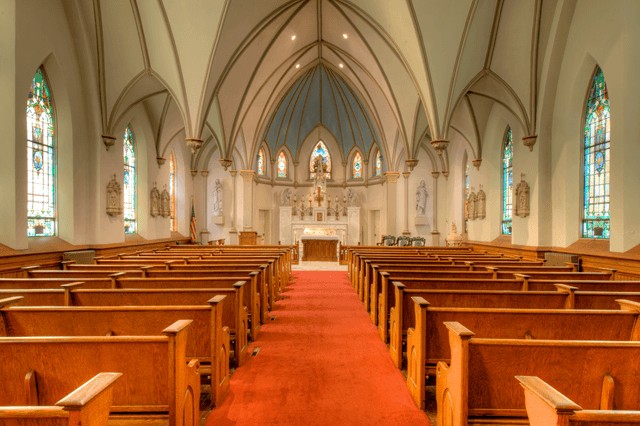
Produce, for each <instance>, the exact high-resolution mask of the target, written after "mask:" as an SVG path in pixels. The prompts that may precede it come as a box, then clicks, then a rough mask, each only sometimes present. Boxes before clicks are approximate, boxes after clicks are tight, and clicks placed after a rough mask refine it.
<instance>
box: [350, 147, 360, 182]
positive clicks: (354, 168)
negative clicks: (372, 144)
mask: <svg viewBox="0 0 640 426" xmlns="http://www.w3.org/2000/svg"><path fill="white" fill-rule="evenodd" d="M351 177H352V178H353V179H362V155H360V151H356V153H355V155H354V156H353V160H351Z"/></svg>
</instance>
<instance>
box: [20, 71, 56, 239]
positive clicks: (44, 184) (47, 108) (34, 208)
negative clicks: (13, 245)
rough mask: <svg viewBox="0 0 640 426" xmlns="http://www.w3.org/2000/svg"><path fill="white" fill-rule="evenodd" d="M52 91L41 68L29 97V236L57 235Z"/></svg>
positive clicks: (32, 84) (34, 79) (27, 116)
mask: <svg viewBox="0 0 640 426" xmlns="http://www.w3.org/2000/svg"><path fill="white" fill-rule="evenodd" d="M54 112H55V111H54V108H53V101H52V98H51V90H50V89H49V85H48V84H47V80H46V78H45V75H44V71H43V69H42V68H38V70H37V71H36V73H35V75H34V77H33V80H32V81H31V89H30V90H29V95H28V97H27V109H26V118H27V235H28V236H30V237H36V236H37V237H45V236H51V235H56V152H55V142H54V139H55V118H54V117H55V114H54Z"/></svg>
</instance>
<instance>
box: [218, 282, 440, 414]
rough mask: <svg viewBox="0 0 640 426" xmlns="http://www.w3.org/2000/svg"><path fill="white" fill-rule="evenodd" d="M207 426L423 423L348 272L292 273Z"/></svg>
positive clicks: (403, 380) (419, 412) (420, 412)
mask: <svg viewBox="0 0 640 426" xmlns="http://www.w3.org/2000/svg"><path fill="white" fill-rule="evenodd" d="M294 280H295V281H294V282H293V283H292V284H290V285H289V287H288V289H287V291H286V292H285V293H284V296H285V299H284V300H281V301H279V302H278V303H277V305H276V309H275V310H273V311H272V312H271V315H272V316H275V317H276V318H275V320H274V321H269V323H268V324H265V325H264V326H263V327H262V330H261V334H260V336H259V338H258V340H257V341H256V342H254V343H253V345H252V346H253V347H260V352H259V354H258V355H257V356H255V357H249V361H248V362H247V363H246V364H245V365H243V366H242V367H240V368H239V369H237V370H236V371H235V373H234V374H233V376H232V378H231V389H230V391H229V394H228V395H227V397H226V399H225V401H224V402H223V404H222V405H221V406H220V407H217V408H215V409H214V410H213V411H212V412H211V415H210V416H209V418H208V420H207V423H206V425H207V426H209V425H305V426H307V425H429V420H428V419H427V416H426V414H425V413H424V412H422V411H420V410H419V409H418V408H417V407H416V406H415V404H414V403H413V401H412V400H411V398H410V396H409V392H408V390H407V386H406V384H405V379H404V378H403V376H402V374H401V373H400V371H398V370H397V369H396V368H395V367H394V366H393V365H392V364H391V359H390V357H389V352H388V350H387V347H386V346H385V345H384V344H383V343H382V341H381V340H380V338H379V337H378V334H377V331H376V328H375V326H374V325H373V324H372V323H371V321H370V320H369V317H368V315H367V314H366V313H365V311H364V308H363V306H362V304H361V303H360V301H359V300H358V297H357V295H356V294H355V292H354V291H353V288H352V287H351V285H350V284H349V282H348V280H347V275H346V272H294Z"/></svg>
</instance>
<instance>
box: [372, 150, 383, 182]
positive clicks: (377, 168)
mask: <svg viewBox="0 0 640 426" xmlns="http://www.w3.org/2000/svg"><path fill="white" fill-rule="evenodd" d="M373 168H374V169H373V176H375V177H379V176H382V172H383V170H382V151H380V149H379V148H378V151H377V152H376V160H375V162H374V164H373Z"/></svg>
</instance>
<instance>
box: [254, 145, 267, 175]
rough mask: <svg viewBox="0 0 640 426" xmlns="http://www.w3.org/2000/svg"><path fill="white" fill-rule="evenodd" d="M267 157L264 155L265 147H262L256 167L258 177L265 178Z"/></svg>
mask: <svg viewBox="0 0 640 426" xmlns="http://www.w3.org/2000/svg"><path fill="white" fill-rule="evenodd" d="M265 160H266V158H265V155H264V147H260V151H258V164H257V166H256V171H257V172H258V176H265V174H266V173H265V170H266V166H265Z"/></svg>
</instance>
